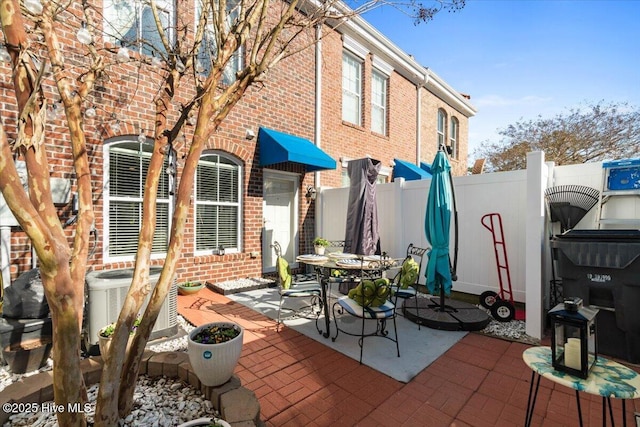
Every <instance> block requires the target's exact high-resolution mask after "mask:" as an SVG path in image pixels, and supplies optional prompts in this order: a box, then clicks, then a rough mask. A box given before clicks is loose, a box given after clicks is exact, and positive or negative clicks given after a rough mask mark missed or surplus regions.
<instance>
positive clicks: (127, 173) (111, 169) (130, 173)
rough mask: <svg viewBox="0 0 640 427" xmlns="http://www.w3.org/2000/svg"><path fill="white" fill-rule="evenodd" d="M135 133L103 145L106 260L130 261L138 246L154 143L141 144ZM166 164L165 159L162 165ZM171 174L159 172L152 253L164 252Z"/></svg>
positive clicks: (166, 242)
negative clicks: (146, 182) (145, 187)
mask: <svg viewBox="0 0 640 427" xmlns="http://www.w3.org/2000/svg"><path fill="white" fill-rule="evenodd" d="M137 138H138V135H133V136H124V137H118V138H113V139H112V140H110V141H107V142H106V143H105V145H104V150H105V156H104V158H105V164H104V170H105V187H104V209H105V210H104V221H105V226H104V231H103V232H104V257H105V259H107V260H109V261H118V260H132V259H133V257H134V255H135V253H136V251H137V249H138V234H139V231H140V224H141V223H142V197H143V193H144V183H145V181H146V178H147V171H148V170H149V163H150V161H151V153H152V151H153V144H150V143H146V142H143V143H140V142H139V141H138V139H137ZM168 165H169V159H168V158H165V165H164V167H165V168H167V167H168ZM170 185H171V183H170V177H169V175H168V174H166V173H164V172H163V173H161V174H160V183H159V185H158V199H157V207H156V214H157V222H156V229H155V233H154V235H153V247H152V253H153V254H164V253H166V251H167V245H168V243H169V226H170V220H171V215H170V212H171V202H172V201H171V198H170V188H169V186H170Z"/></svg>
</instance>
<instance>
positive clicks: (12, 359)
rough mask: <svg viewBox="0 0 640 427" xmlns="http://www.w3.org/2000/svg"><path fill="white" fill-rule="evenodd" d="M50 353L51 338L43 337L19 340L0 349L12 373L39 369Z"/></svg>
mask: <svg viewBox="0 0 640 427" xmlns="http://www.w3.org/2000/svg"><path fill="white" fill-rule="evenodd" d="M50 354H51V338H47V337H43V338H38V339H31V340H26V341H21V342H18V343H14V344H11V345H8V346H6V347H4V348H3V349H2V357H4V360H5V361H6V362H7V364H8V365H9V369H10V370H11V372H13V373H14V374H24V373H25V372H31V371H35V370H36V369H40V368H41V367H43V366H44V365H45V364H46V363H47V359H48V358H49V355H50Z"/></svg>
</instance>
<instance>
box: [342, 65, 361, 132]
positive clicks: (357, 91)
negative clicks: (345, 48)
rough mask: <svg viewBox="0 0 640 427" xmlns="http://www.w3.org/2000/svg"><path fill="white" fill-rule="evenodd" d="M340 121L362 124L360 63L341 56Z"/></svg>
mask: <svg viewBox="0 0 640 427" xmlns="http://www.w3.org/2000/svg"><path fill="white" fill-rule="evenodd" d="M342 120H344V121H345V122H349V123H353V124H356V125H358V126H360V125H361V124H362V61H361V60H359V59H358V58H356V57H355V56H353V55H351V54H350V53H347V52H344V53H343V54H342Z"/></svg>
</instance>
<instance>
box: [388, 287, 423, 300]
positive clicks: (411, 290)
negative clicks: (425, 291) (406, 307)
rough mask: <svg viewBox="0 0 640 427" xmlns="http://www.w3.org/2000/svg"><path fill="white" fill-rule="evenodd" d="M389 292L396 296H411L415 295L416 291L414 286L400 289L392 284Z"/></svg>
mask: <svg viewBox="0 0 640 427" xmlns="http://www.w3.org/2000/svg"><path fill="white" fill-rule="evenodd" d="M391 292H392V293H393V295H397V296H398V298H412V297H415V296H416V294H417V293H418V291H417V290H416V288H412V287H408V288H407V289H402V288H401V287H398V286H392V287H391Z"/></svg>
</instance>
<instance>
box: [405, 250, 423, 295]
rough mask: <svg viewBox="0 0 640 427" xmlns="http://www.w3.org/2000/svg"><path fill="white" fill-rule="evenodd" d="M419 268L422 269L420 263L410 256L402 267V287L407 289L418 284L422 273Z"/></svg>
mask: <svg viewBox="0 0 640 427" xmlns="http://www.w3.org/2000/svg"><path fill="white" fill-rule="evenodd" d="M418 270H420V266H419V265H418V263H417V262H416V261H415V260H414V259H413V258H412V257H411V256H408V257H407V258H406V259H405V260H404V262H403V263H402V268H401V269H400V287H401V288H402V289H407V288H409V287H411V286H413V285H414V284H416V282H417V281H418V274H419V273H420V271H418Z"/></svg>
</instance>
